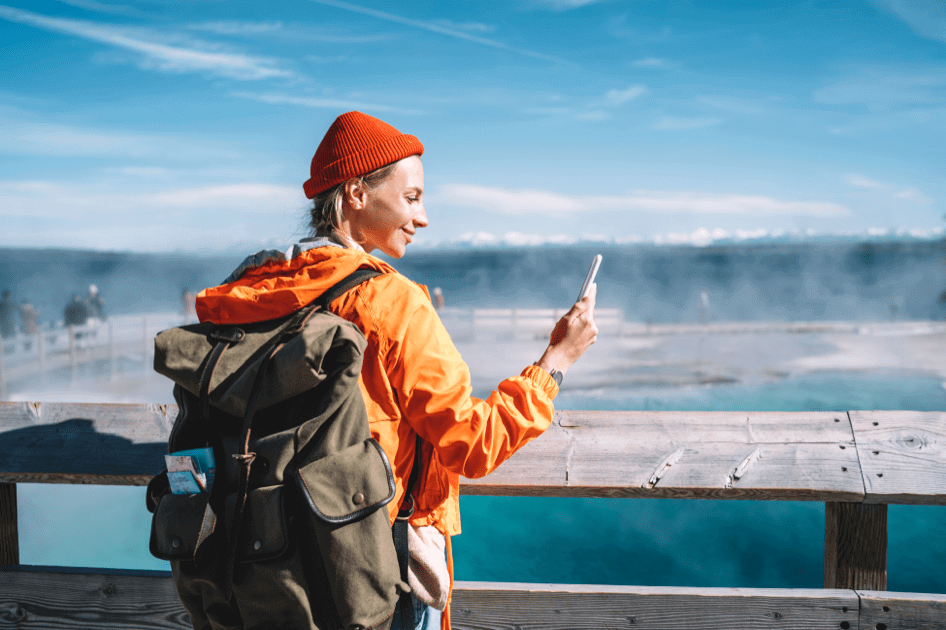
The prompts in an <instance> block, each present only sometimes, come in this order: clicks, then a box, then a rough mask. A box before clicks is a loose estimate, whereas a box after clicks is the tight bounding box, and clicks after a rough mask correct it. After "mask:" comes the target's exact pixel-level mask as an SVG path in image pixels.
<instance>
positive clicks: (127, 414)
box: [0, 403, 176, 485]
mask: <svg viewBox="0 0 946 630" xmlns="http://www.w3.org/2000/svg"><path fill="white" fill-rule="evenodd" d="M175 412H176V409H175ZM166 413H167V408H166V407H165V406H162V405H106V404H71V403H0V428H2V431H0V443H2V444H3V449H0V482H32V483H98V484H109V485H144V484H146V483H147V482H148V480H149V479H150V478H151V477H152V476H153V475H154V474H156V473H158V472H160V471H161V470H162V469H163V467H164V459H163V456H164V454H165V453H166V452H167V435H168V432H169V431H170V424H171V422H170V420H169V419H168V417H167V415H166Z"/></svg>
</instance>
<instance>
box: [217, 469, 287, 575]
mask: <svg viewBox="0 0 946 630" xmlns="http://www.w3.org/2000/svg"><path fill="white" fill-rule="evenodd" d="M236 500H237V494H236V493H235V492H233V493H231V494H229V495H227V499H226V507H225V512H224V513H225V514H226V515H227V527H228V528H229V527H230V522H229V519H230V518H232V515H233V512H234V511H235V508H236ZM241 520H242V521H243V522H242V526H241V529H242V532H241V534H240V541H239V543H237V553H236V561H237V562H260V561H263V560H270V559H272V558H278V557H279V556H281V555H282V554H284V553H285V552H286V550H287V549H288V548H289V518H288V517H287V516H286V510H285V505H284V504H283V486H282V485H278V486H267V487H265V488H256V489H255V490H250V491H249V493H247V495H246V504H245V505H244V507H243V518H242V519H241Z"/></svg>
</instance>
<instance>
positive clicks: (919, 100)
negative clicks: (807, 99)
mask: <svg viewBox="0 0 946 630" xmlns="http://www.w3.org/2000/svg"><path fill="white" fill-rule="evenodd" d="M814 99H815V100H816V101H817V102H820V103H825V104H828V105H862V106H864V107H867V108H868V109H871V110H886V109H892V108H900V107H916V106H934V107H936V106H939V107H942V106H943V105H946V65H921V66H916V65H912V66H875V67H868V68H860V69H858V70H856V71H854V72H852V73H851V74H849V75H848V76H845V77H842V78H840V79H838V80H836V81H834V82H832V83H829V84H827V85H825V86H824V87H822V88H819V89H817V90H815V92H814Z"/></svg>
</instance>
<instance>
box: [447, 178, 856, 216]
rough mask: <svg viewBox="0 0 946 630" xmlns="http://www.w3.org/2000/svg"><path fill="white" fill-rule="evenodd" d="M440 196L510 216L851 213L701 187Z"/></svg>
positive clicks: (458, 190) (467, 187)
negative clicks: (705, 190) (604, 193)
mask: <svg viewBox="0 0 946 630" xmlns="http://www.w3.org/2000/svg"><path fill="white" fill-rule="evenodd" d="M440 198H441V199H442V200H443V203H445V204H446V203H451V204H455V205H458V206H463V207H470V208H476V209H479V210H486V211H490V212H496V213H500V214H507V215H525V214H540V215H550V216H563V215H570V214H576V213H581V212H589V211H631V212H658V213H678V214H720V215H745V216H761V215H766V216H771V215H797V216H815V217H836V216H843V215H847V214H850V210H849V209H848V208H847V207H845V206H843V205H840V204H837V203H832V202H827V201H783V200H779V199H774V198H772V197H765V196H762V195H740V194H716V193H701V192H666V191H635V192H634V193H632V194H628V195H623V196H600V197H592V196H570V195H560V194H557V193H553V192H549V191H545V190H534V189H519V190H508V189H502V188H490V187H487V186H475V185H471V184H447V185H445V186H442V187H441V188H440Z"/></svg>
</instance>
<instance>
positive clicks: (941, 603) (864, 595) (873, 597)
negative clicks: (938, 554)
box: [857, 590, 946, 630]
mask: <svg viewBox="0 0 946 630" xmlns="http://www.w3.org/2000/svg"><path fill="white" fill-rule="evenodd" d="M857 594H858V596H859V597H860V599H861V609H860V618H861V628H867V629H872V630H873V629H876V630H895V629H896V630H901V629H903V630H943V628H946V595H930V594H927V593H890V592H887V591H861V590H859V591H857Z"/></svg>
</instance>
